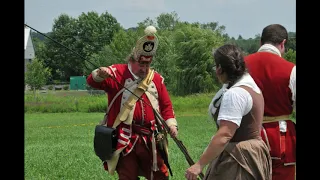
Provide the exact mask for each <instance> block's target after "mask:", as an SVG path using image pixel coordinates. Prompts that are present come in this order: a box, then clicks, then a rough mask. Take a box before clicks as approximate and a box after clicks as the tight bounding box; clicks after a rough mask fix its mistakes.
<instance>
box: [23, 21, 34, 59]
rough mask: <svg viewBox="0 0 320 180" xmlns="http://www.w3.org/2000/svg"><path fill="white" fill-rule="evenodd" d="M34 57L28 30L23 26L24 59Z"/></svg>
mask: <svg viewBox="0 0 320 180" xmlns="http://www.w3.org/2000/svg"><path fill="white" fill-rule="evenodd" d="M34 56H35V54H34V47H33V43H32V38H31V32H30V28H28V27H27V26H25V27H24V58H25V59H33V58H34Z"/></svg>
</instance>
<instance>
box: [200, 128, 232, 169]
mask: <svg viewBox="0 0 320 180" xmlns="http://www.w3.org/2000/svg"><path fill="white" fill-rule="evenodd" d="M229 140H230V138H228V137H226V136H224V135H222V134H217V135H216V136H214V137H213V138H212V140H211V142H210V143H209V145H208V147H207V148H206V150H205V151H204V152H203V154H202V155H201V157H200V160H199V161H198V163H199V164H200V166H201V168H204V167H205V166H206V165H207V164H209V163H210V162H211V161H212V160H214V159H215V158H217V157H218V156H219V155H220V154H221V153H222V151H223V150H224V148H225V147H226V145H227V144H228V142H229Z"/></svg>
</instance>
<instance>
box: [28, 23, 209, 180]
mask: <svg viewBox="0 0 320 180" xmlns="http://www.w3.org/2000/svg"><path fill="white" fill-rule="evenodd" d="M24 25H25V26H27V27H29V28H30V29H32V30H34V31H36V32H37V33H39V34H41V35H43V36H45V37H46V38H48V39H50V40H52V41H53V42H55V43H57V44H59V45H61V46H62V47H64V48H66V49H68V50H69V51H71V52H73V53H75V54H76V55H77V56H79V57H81V58H82V59H83V60H85V61H87V62H89V63H90V64H91V65H93V66H95V67H97V65H95V64H94V63H92V62H91V61H89V60H88V59H86V58H85V57H83V56H81V55H80V54H79V53H77V52H75V51H73V50H72V49H70V48H68V47H67V46H65V45H63V44H61V43H59V42H57V41H56V40H54V39H52V38H50V37H48V36H47V35H45V34H43V33H41V32H39V31H38V30H36V29H34V28H32V27H30V26H28V25H27V24H24ZM110 77H111V79H112V80H114V81H115V82H116V83H117V84H119V85H120V86H121V87H122V88H124V89H126V90H127V91H128V92H130V93H131V94H132V95H134V96H136V97H137V98H138V99H140V100H141V101H143V102H144V103H146V104H147V105H148V106H150V107H151V108H152V110H153V112H154V114H155V116H156V119H157V121H158V122H159V124H161V125H162V126H163V127H164V128H165V130H166V131H167V132H170V128H169V126H168V125H167V123H166V122H165V120H164V119H163V118H162V117H161V115H160V113H159V112H158V111H157V110H155V109H154V108H153V106H152V105H151V104H150V103H148V102H146V101H145V100H144V99H143V98H141V97H139V96H137V95H136V94H135V93H134V92H132V91H131V90H130V89H128V88H127V87H125V86H124V85H122V84H121V83H120V82H119V81H118V80H117V79H115V77H113V76H110ZM171 138H172V139H173V141H174V142H175V143H176V144H177V146H178V147H179V149H180V150H181V152H182V153H183V154H184V156H185V158H186V160H187V162H188V164H189V165H190V166H192V165H194V161H193V160H192V158H191V157H190V155H189V153H188V151H187V148H186V147H185V146H184V145H183V143H182V141H180V140H178V139H177V138H176V137H173V136H171ZM199 176H200V178H201V179H203V178H204V175H203V173H202V172H201V173H200V174H199Z"/></svg>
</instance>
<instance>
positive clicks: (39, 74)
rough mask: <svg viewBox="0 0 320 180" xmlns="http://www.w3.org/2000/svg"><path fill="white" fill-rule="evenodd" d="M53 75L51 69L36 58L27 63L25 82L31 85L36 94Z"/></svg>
mask: <svg viewBox="0 0 320 180" xmlns="http://www.w3.org/2000/svg"><path fill="white" fill-rule="evenodd" d="M50 76H51V70H50V69H49V68H46V67H44V65H43V62H42V61H39V60H38V59H37V58H35V59H34V60H33V61H32V62H31V63H30V64H27V71H26V73H25V83H26V84H27V85H29V86H30V87H31V89H32V90H33V93H34V95H35V92H36V90H38V89H40V88H41V87H43V86H44V85H45V84H46V82H47V80H48V79H49V78H50Z"/></svg>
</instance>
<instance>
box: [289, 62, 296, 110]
mask: <svg viewBox="0 0 320 180" xmlns="http://www.w3.org/2000/svg"><path fill="white" fill-rule="evenodd" d="M289 88H290V89H291V93H292V101H293V109H294V111H295V110H296V66H294V67H293V68H292V71H291V75H290V82H289Z"/></svg>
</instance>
